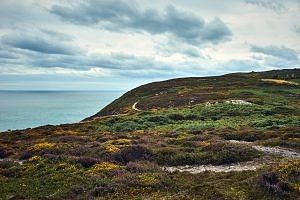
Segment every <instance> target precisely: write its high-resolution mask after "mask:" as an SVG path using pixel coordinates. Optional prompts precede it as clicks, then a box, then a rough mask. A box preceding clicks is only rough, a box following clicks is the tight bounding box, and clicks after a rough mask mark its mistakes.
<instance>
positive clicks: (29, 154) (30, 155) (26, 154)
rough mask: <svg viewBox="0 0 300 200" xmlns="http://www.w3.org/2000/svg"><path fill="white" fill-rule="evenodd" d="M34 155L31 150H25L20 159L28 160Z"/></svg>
mask: <svg viewBox="0 0 300 200" xmlns="http://www.w3.org/2000/svg"><path fill="white" fill-rule="evenodd" d="M32 156H33V153H32V152H30V151H24V152H23V153H22V154H21V155H20V159H21V160H28V159H29V158H31V157H32Z"/></svg>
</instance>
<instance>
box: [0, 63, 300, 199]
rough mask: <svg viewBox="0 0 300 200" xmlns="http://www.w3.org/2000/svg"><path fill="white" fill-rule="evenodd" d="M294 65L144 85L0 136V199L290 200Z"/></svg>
mask: <svg viewBox="0 0 300 200" xmlns="http://www.w3.org/2000/svg"><path fill="white" fill-rule="evenodd" d="M299 84H300V69H286V70H273V71H267V72H251V73H235V74H227V75H223V76H214V77H191V78H180V79H172V80H167V81H162V82H155V83H149V84H146V85H142V86H140V87H137V88H135V89H133V90H131V91H129V92H127V93H125V94H124V95H123V96H121V97H120V98H118V99H116V100H115V101H113V102H112V103H111V104H109V105H108V106H106V107H105V108H104V109H102V110H101V111H100V112H98V113H97V114H96V115H94V116H91V117H89V118H87V119H85V120H83V121H82V122H79V123H74V124H63V125H58V126H52V125H47V126H42V127H37V128H33V129H25V130H16V131H12V132H4V133H1V134H0V158H1V160H0V184H1V186H2V187H0V199H203V200H204V199H237V200H239V199H247V200H248V199H266V200H267V199H297V198H298V197H299V195H300V179H299V177H300V132H299V131H300V101H299V100H300V98H299V97H300V86H299Z"/></svg>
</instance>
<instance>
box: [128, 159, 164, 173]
mask: <svg viewBox="0 0 300 200" xmlns="http://www.w3.org/2000/svg"><path fill="white" fill-rule="evenodd" d="M158 169H159V167H158V166H157V165H156V164H155V163H153V162H149V161H137V162H129V163H127V165H126V170H128V171H130V172H133V173H141V172H155V171H157V170H158Z"/></svg>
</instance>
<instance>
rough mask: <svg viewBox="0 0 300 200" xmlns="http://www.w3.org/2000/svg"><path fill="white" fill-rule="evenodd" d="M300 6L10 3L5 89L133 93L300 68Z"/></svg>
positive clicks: (175, 1)
mask: <svg viewBox="0 0 300 200" xmlns="http://www.w3.org/2000/svg"><path fill="white" fill-rule="evenodd" d="M299 8H300V2H299V1H298V0H284V1H283V0H272V1H271V0H227V1H226V3H225V2H223V1H206V0H197V1H194V0H185V1H181V0H171V1H160V0H153V1H146V0H130V1H125V0H101V1H98V0H86V1H84V0H72V1H71V0H68V1H59V0H51V1H38V0H22V1H19V0H2V1H0V18H1V21H0V89H24V88H26V89H36V88H39V89H42V87H44V88H47V89H48V88H50V89H51V87H54V85H55V88H52V89H58V88H56V87H60V89H70V88H71V89H89V90H92V89H117V90H119V89H125V90H128V89H131V88H132V87H134V86H138V85H140V84H143V83H147V82H151V81H158V80H163V79H168V78H176V77H184V76H208V75H220V74H224V73H230V72H246V71H253V70H254V71H258V70H259V71H261V70H269V69H280V68H298V67H300V55H299V51H300V47H299V41H300V37H299V36H300V34H299V33H300V31H299V22H298V19H299V18H300V12H299ZM286 11H288V12H286ZM29 82H30V84H29ZM27 83H28V84H27ZM54 83H55V84H54ZM26 84H27V86H26ZM93 85H94V86H93ZM75 86H76V87H75ZM78 86H80V88H77V87H78Z"/></svg>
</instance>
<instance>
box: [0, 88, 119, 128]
mask: <svg viewBox="0 0 300 200" xmlns="http://www.w3.org/2000/svg"><path fill="white" fill-rule="evenodd" d="M123 93H124V92H122V91H0V131H5V130H8V129H12V130H14V129H24V128H31V127H36V126H41V125H46V124H53V125H54V124H62V123H71V122H78V121H80V120H82V119H84V118H86V117H89V116H91V115H93V114H95V113H97V112H98V111H99V110H101V108H103V107H104V106H105V105H107V104H109V103H110V102H112V101H113V100H114V99H116V98H117V97H119V96H121V95H122V94H123Z"/></svg>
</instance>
